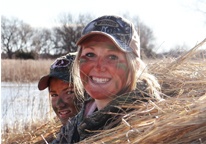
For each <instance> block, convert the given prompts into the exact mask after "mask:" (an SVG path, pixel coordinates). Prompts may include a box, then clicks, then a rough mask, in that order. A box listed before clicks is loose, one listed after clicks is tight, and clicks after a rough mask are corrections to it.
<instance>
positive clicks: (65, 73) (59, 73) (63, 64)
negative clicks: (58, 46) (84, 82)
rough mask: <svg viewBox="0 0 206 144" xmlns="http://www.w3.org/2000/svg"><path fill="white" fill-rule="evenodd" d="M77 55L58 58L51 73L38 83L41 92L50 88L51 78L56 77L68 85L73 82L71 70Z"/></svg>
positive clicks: (52, 65)
mask: <svg viewBox="0 0 206 144" xmlns="http://www.w3.org/2000/svg"><path fill="white" fill-rule="evenodd" d="M75 57H76V54H75V53H72V54H67V55H65V56H62V57H60V58H57V59H56V60H55V61H54V62H53V63H52V64H51V66H50V73H49V74H48V75H45V76H43V77H42V78H41V79H40V80H39V83H38V88H39V90H44V89H45V88H47V87H48V86H49V78H50V77H55V78H57V79H60V80H62V81H64V82H66V83H69V82H73V80H72V77H71V69H72V66H73V62H74V59H75Z"/></svg>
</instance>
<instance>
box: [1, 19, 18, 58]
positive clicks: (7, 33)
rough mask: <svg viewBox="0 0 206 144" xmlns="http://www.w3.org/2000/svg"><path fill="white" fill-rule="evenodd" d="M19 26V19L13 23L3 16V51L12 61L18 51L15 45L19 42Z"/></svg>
mask: <svg viewBox="0 0 206 144" xmlns="http://www.w3.org/2000/svg"><path fill="white" fill-rule="evenodd" d="M17 25H18V20H17V19H13V20H12V21H11V20H9V19H7V18H5V17H3V16H2V17H1V50H2V52H5V53H6V54H7V57H8V58H10V59H11V58H12V55H13V53H14V51H15V50H16V49H15V47H14V45H15V43H16V41H17V38H16V36H17V27H18V26H17Z"/></svg>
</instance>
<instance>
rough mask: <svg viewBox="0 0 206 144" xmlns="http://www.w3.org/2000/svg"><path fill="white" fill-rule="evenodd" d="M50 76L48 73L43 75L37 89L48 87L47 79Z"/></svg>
mask: <svg viewBox="0 0 206 144" xmlns="http://www.w3.org/2000/svg"><path fill="white" fill-rule="evenodd" d="M50 77H51V76H50V75H46V76H43V77H42V78H41V79H40V80H39V83H38V88H39V90H44V89H45V88H47V87H48V80H49V78H50Z"/></svg>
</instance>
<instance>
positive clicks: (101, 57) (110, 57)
mask: <svg viewBox="0 0 206 144" xmlns="http://www.w3.org/2000/svg"><path fill="white" fill-rule="evenodd" d="M81 46H82V53H81V55H80V61H79V65H80V76H81V80H82V83H83V85H84V88H85V90H86V91H87V92H88V93H89V94H90V96H91V97H93V98H94V99H99V100H100V99H106V98H108V97H114V95H115V94H117V93H118V92H120V91H121V90H122V89H123V88H124V86H125V84H126V80H127V76H128V65H127V60H126V57H125V54H124V53H123V52H121V51H120V50H119V49H118V48H117V47H116V46H115V45H114V44H113V42H112V41H111V40H110V39H108V38H107V37H105V36H103V35H95V36H92V37H91V38H90V39H89V40H87V41H85V42H83V43H82V45H81Z"/></svg>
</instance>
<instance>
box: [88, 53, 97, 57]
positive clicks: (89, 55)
mask: <svg viewBox="0 0 206 144" xmlns="http://www.w3.org/2000/svg"><path fill="white" fill-rule="evenodd" d="M86 56H87V57H94V56H95V54H94V53H87V54H86Z"/></svg>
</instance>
